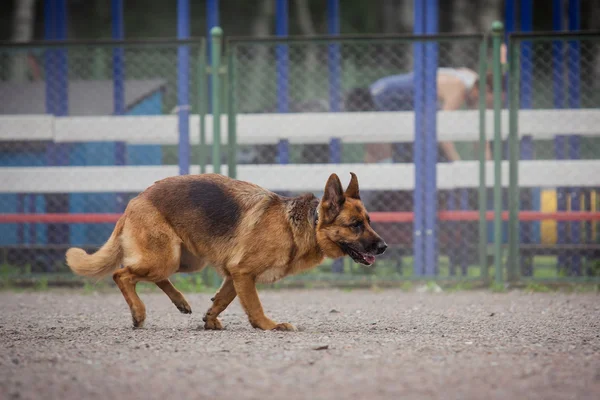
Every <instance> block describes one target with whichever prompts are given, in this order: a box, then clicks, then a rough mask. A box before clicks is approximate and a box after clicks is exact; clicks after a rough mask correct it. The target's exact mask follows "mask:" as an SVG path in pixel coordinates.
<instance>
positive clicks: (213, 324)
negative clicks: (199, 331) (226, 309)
mask: <svg viewBox="0 0 600 400" xmlns="http://www.w3.org/2000/svg"><path fill="white" fill-rule="evenodd" d="M204 329H206V330H213V331H220V330H222V329H223V325H221V321H219V320H218V319H217V318H211V319H207V320H206V321H204Z"/></svg>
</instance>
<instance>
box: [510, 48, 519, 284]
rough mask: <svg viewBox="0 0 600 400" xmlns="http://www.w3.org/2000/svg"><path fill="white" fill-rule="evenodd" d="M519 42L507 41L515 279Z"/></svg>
mask: <svg viewBox="0 0 600 400" xmlns="http://www.w3.org/2000/svg"><path fill="white" fill-rule="evenodd" d="M518 43H519V42H518V41H515V40H510V42H509V47H510V50H509V53H508V54H509V57H510V59H509V68H510V69H509V77H510V114H509V129H510V130H509V138H508V141H509V151H510V161H509V174H510V176H509V179H510V182H509V188H508V190H509V192H508V207H509V208H508V210H509V211H508V212H509V222H508V224H509V225H508V279H509V280H510V281H514V280H516V279H517V271H519V270H520V268H518V262H519V261H518V260H519V130H518V128H519V127H518V120H519V119H518V117H519V114H518V112H519V68H518V65H519V53H520V52H519V44H518Z"/></svg>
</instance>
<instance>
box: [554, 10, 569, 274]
mask: <svg viewBox="0 0 600 400" xmlns="http://www.w3.org/2000/svg"><path fill="white" fill-rule="evenodd" d="M562 17H563V0H552V29H553V30H554V31H562V28H563V27H562ZM562 48H563V42H562V41H560V40H557V41H555V42H553V43H552V78H553V94H554V96H553V100H554V108H557V109H558V108H564V104H565V103H564V99H565V90H564V63H563V61H564V60H563V56H562ZM565 143H566V140H565V136H564V135H557V136H555V138H554V156H555V158H556V159H557V160H564V159H565V158H566V157H565ZM556 206H557V207H556V208H557V210H558V211H566V210H567V190H566V188H564V187H559V188H557V190H556ZM556 233H557V243H558V244H559V245H560V244H565V243H566V242H567V241H566V236H567V223H566V222H561V221H559V222H558V223H557V232H556ZM557 261H558V262H557V264H558V265H557V267H558V268H559V269H561V268H563V267H564V266H565V261H566V260H565V254H564V252H562V251H561V252H559V254H558V260H557Z"/></svg>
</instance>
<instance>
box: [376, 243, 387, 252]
mask: <svg viewBox="0 0 600 400" xmlns="http://www.w3.org/2000/svg"><path fill="white" fill-rule="evenodd" d="M387 247H388V246H387V244H386V243H385V242H384V241H383V240H382V241H381V242H379V243H377V249H376V251H377V254H383V253H384V252H385V250H386V249H387Z"/></svg>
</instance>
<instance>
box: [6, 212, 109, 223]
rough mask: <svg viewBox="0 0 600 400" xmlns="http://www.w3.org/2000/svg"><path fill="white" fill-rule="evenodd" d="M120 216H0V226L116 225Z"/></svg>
mask: <svg viewBox="0 0 600 400" xmlns="http://www.w3.org/2000/svg"><path fill="white" fill-rule="evenodd" d="M120 217H121V214H71V213H63V214H58V213H57V214H0V224H14V223H23V224H24V223H42V224H43V223H46V224H50V223H62V224H102V223H116V222H117V221H118V220H119V218H120Z"/></svg>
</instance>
